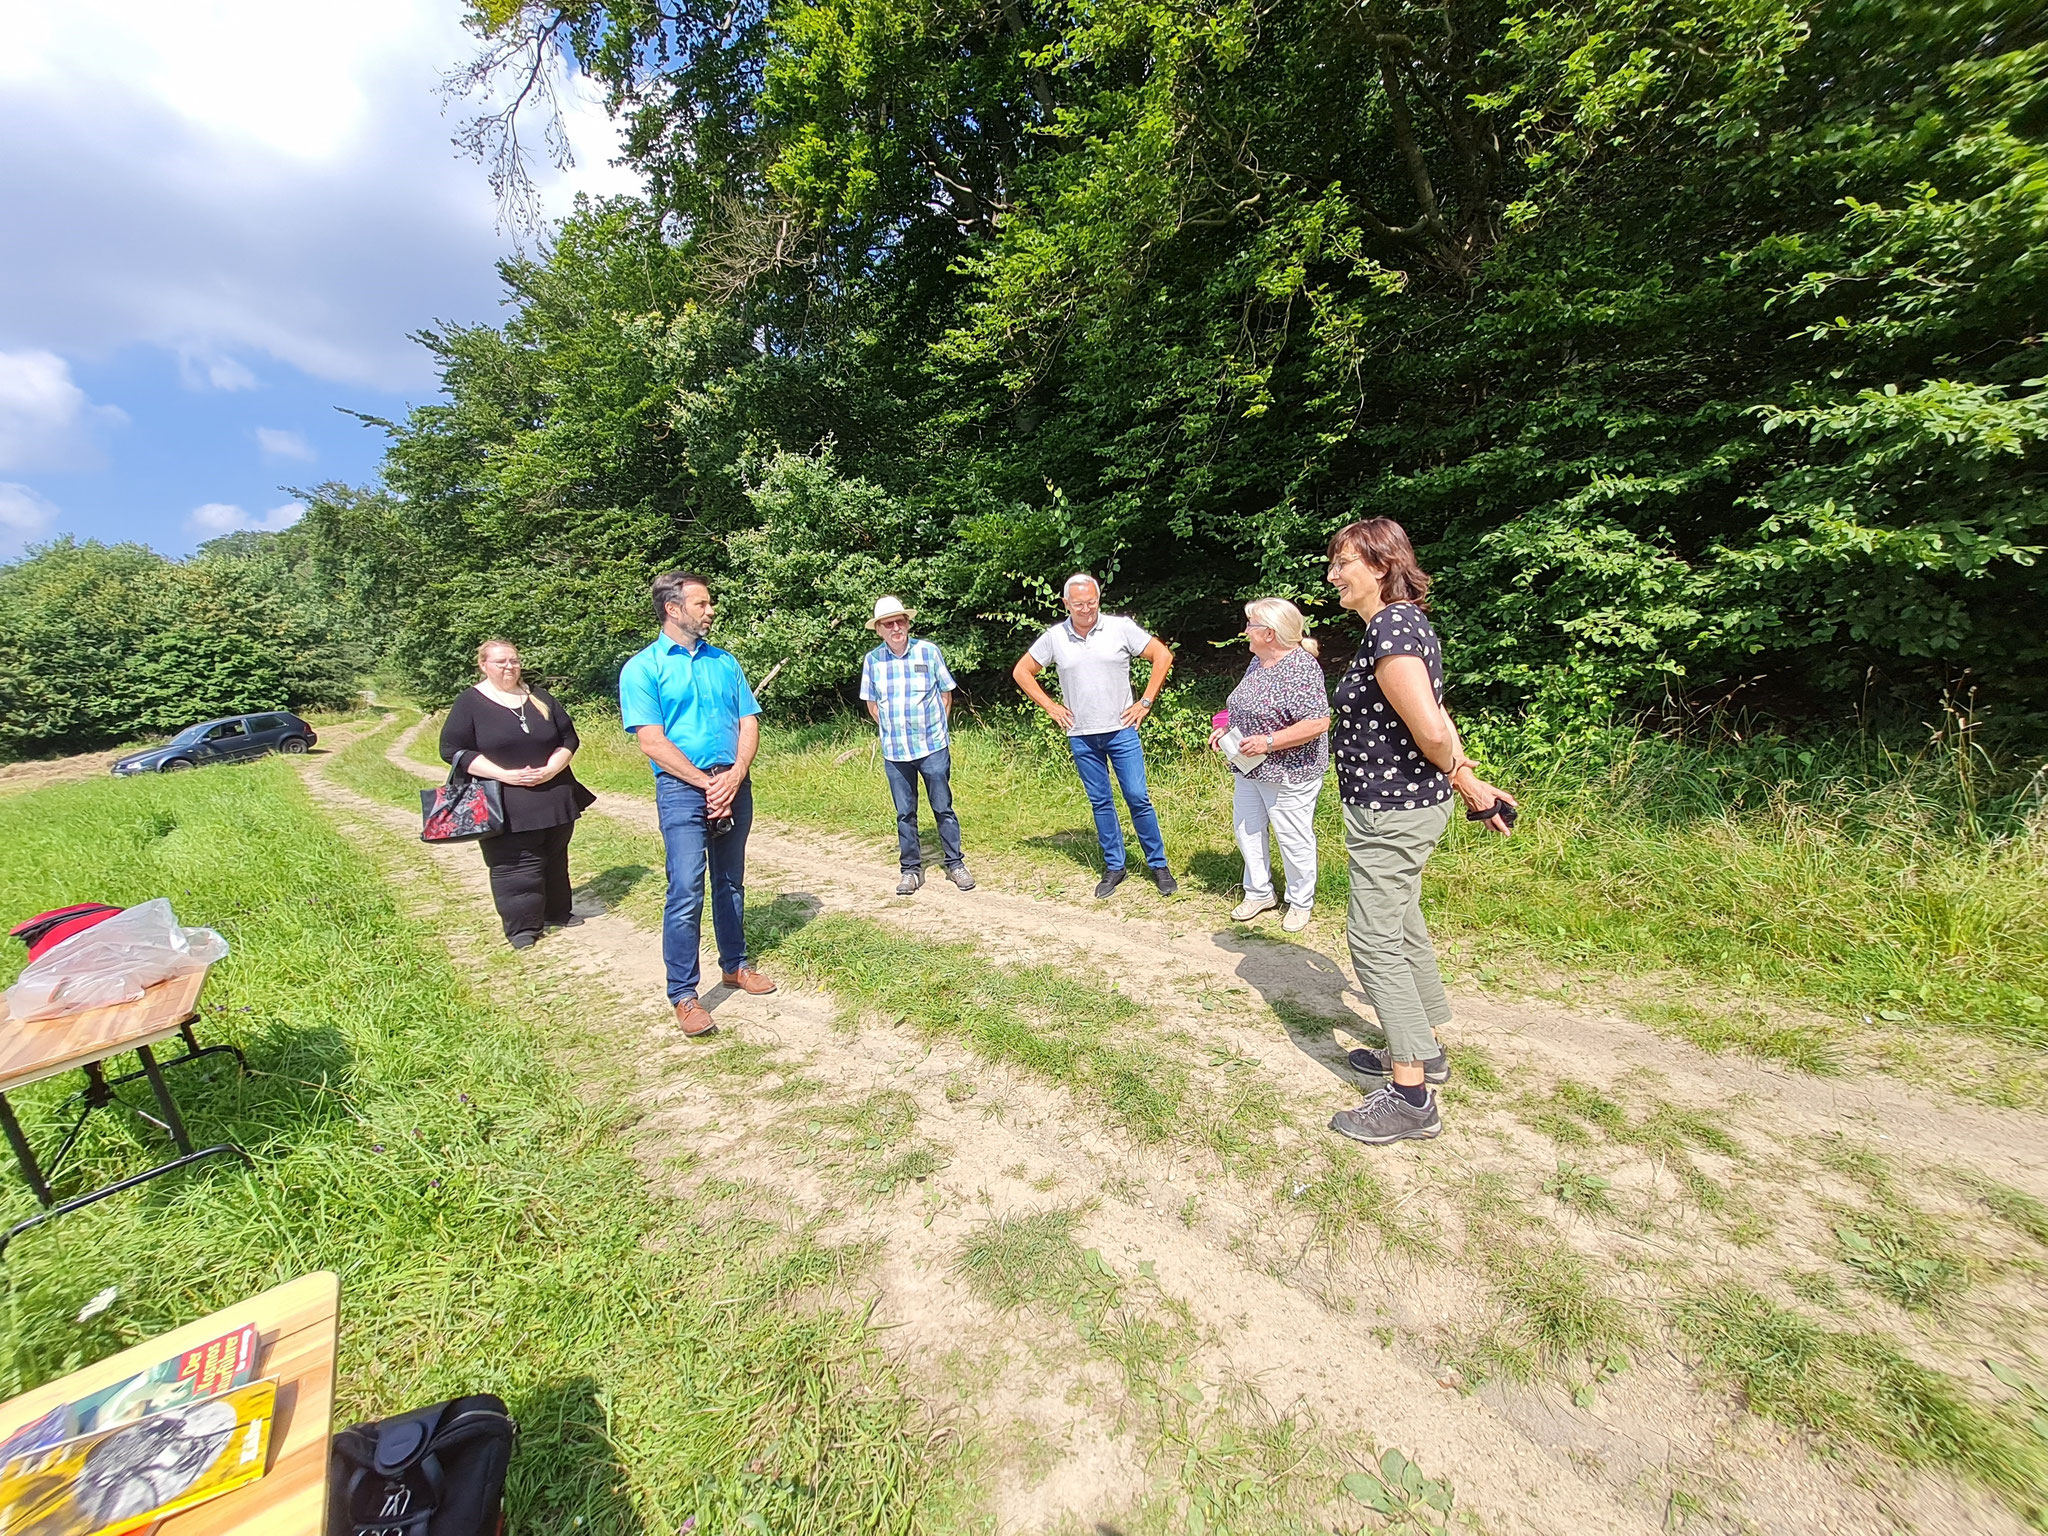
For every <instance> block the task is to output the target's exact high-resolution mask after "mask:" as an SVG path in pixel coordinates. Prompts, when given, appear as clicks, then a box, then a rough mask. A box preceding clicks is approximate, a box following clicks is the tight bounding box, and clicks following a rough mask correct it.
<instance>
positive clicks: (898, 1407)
mask: <svg viewBox="0 0 2048 1536" xmlns="http://www.w3.org/2000/svg"><path fill="white" fill-rule="evenodd" d="M393 771H394V772H395V771H396V770H393ZM406 787H407V788H408V789H410V788H411V787H412V786H410V785H408V786H406ZM367 846H368V844H367V843H365V842H364V841H363V840H358V839H350V838H345V837H344V836H342V835H340V834H339V833H338V832H337V831H336V830H335V828H334V826H333V825H332V824H330V822H329V821H328V820H327V819H326V818H325V817H324V816H323V815H321V814H320V813H319V812H318V811H316V809H315V808H314V806H313V805H312V804H311V802H310V801H309V799H308V796H307V792H306V789H305V788H304V785H303V781H302V780H301V778H300V777H299V775H298V773H297V772H295V771H294V770H293V769H292V768H291V767H290V766H289V765H287V764H285V763H283V762H281V761H275V760H273V761H270V762H266V763H260V764H255V765H251V766H247V767H237V768H229V769H222V770H207V771H202V772H199V773H194V774H186V775H180V776H175V777H167V778H151V779H144V780H133V781H118V782H116V781H108V780H95V781H91V782H87V783H80V784H75V785H66V786H60V787H55V788H48V789H42V790H37V791H34V792H33V793H30V794H25V795H21V796H17V797H13V798H10V799H8V800H7V801H5V802H0V911H6V912H9V913H16V914H26V913H32V912H35V911H39V910H42V909H45V908H49V907H54V906H58V905H62V904H65V903H69V902H74V901H81V900H92V899H100V900H107V901H113V902H118V903H130V902H136V901H141V900H144V899H146V898H149V897H152V896H158V895H167V896H169V897H170V898H171V899H172V901H173V903H174V904H175V906H176V908H177V911H178V914H179V916H180V918H181V919H182V920H184V921H186V922H189V923H204V924H208V925H211V926H214V927H216V928H218V929H219V930H220V931H221V932H222V933H223V934H224V935H225V936H226V937H227V938H228V940H229V942H230V944H231V945H232V946H233V953H232V955H231V956H230V958H229V959H227V960H226V961H223V962H222V963H221V964H220V965H219V966H218V967H217V968H216V970H215V973H214V975H213V977H212V978H211V980H210V982H209V985H208V990H207V994H206V1005H205V1008H206V1019H205V1023H204V1025H203V1029H204V1031H205V1033H206V1034H207V1035H208V1036H209V1037H211V1038H213V1039H228V1040H233V1041H235V1042H237V1043H239V1044H240V1045H242V1046H243V1047H244V1049H245V1050H247V1052H248V1054H249V1059H250V1065H251V1068H252V1070H251V1072H250V1075H249V1076H248V1077H247V1078H246V1079H240V1080H238V1079H236V1078H234V1077H233V1075H232V1073H231V1072H228V1071H222V1072H221V1073H219V1075H217V1076H216V1077H214V1078H211V1079H209V1080H207V1081H206V1082H204V1083H202V1082H200V1081H198V1080H197V1079H196V1078H194V1077H191V1076H189V1075H187V1076H185V1077H184V1080H183V1081H180V1082H178V1083H177V1085H176V1086H177V1089H178V1091H179V1094H180V1101H181V1105H182V1106H183V1108H184V1110H185V1113H186V1115H187V1117H188V1119H189V1120H190V1122H191V1125H192V1129H193V1132H194V1134H195V1136H196V1137H198V1138H199V1139H200V1140H201V1141H202V1142H203V1141H209V1140H216V1139H232V1140H235V1141H237V1142H239V1143H240V1144H241V1145H243V1146H244V1147H246V1148H247V1149H248V1150H249V1152H250V1153H251V1155H252V1156H253V1157H254V1159H255V1163H256V1166H255V1169H254V1171H252V1172H244V1171H242V1170H240V1169H239V1168H237V1167H233V1166H230V1165H227V1164H224V1163H216V1164H214V1165H212V1166H210V1167H207V1168H204V1169H202V1170H199V1171H194V1172H190V1173H186V1174H181V1175H174V1176H172V1177H170V1178H167V1179H164V1180H160V1181H158V1182H156V1183H154V1184H151V1185H149V1186H147V1187H146V1188H145V1189H144V1190H143V1191H140V1192H137V1193H134V1194H130V1195H127V1196H125V1197H122V1198H118V1199H115V1200H111V1201H108V1202H106V1203H104V1204H102V1205H99V1206H96V1207H92V1208H90V1209H89V1210H87V1211H84V1212H80V1213H78V1214H75V1215H72V1216H70V1217H67V1218H65V1219H63V1220H61V1221H59V1222H57V1223H55V1224H54V1225H53V1226H51V1227H48V1228H45V1229H42V1230H39V1231H37V1232H34V1233H31V1234H28V1235H26V1236H24V1237H22V1238H21V1239H19V1240H18V1241H17V1242H16V1243H15V1244H14V1246H13V1247H12V1248H11V1249H10V1251H9V1252H8V1255H7V1262H6V1264H5V1265H4V1266H0V1284H4V1287H5V1306H4V1313H0V1393H12V1392H14V1391H19V1390H22V1389H25V1388H26V1387H28V1386H30V1385H33V1384H35V1383H38V1382H40V1381H43V1380H46V1379H48V1378H50V1377H52V1376H55V1375H58V1374H60V1373H62V1372H63V1371H65V1370H67V1369H69V1368H72V1367H74V1366H76V1365H78V1364H81V1363H83V1362H86V1361H88V1360H91V1359H96V1358H98V1357H100V1356H102V1355H104V1354H106V1353H108V1352H110V1351H112V1350H114V1349H117V1348H121V1347H123V1346H125V1345H127V1344H129V1343H132V1342H135V1341H137V1340H140V1339H142V1338H145V1337H148V1336H150V1335H152V1334H154V1333H157V1332H159V1331H161V1330H163V1329H166V1328H169V1327H171V1326H174V1325H176V1324H178V1323H181V1322H184V1321H187V1320H189V1319H191V1318H193V1317H196V1316H199V1315H201V1314H203V1313H206V1312H208V1311H211V1310H213V1309H215V1308H218V1307H221V1306H224V1305H226V1304H228V1303H230V1302H233V1301H235V1300H236V1299H238V1298H240V1297H242V1296H244V1295H247V1294H249V1293H251V1292H253V1291H255V1290H257V1289H260V1288H262V1287H264V1286H266V1285H270V1284H274V1283H277V1282H278V1281H281V1280H283V1279H286V1278H288V1277H290V1276H293V1275H296V1274H300V1273H303V1272H305V1271H307V1270H311V1269H317V1268H323V1267H327V1268H333V1269H336V1270H338V1271H340V1273H341V1275H342V1296H343V1331H342V1358H341V1367H340V1372H341V1377H340V1405H339V1409H338V1414H339V1417H340V1420H341V1422H349V1421H351V1420H353V1419H356V1418H360V1417H367V1416H375V1415H379V1414H383V1413H389V1412H395V1411H398V1410H400V1409H402V1408H406V1407H410V1406H415V1405H418V1404H421V1403H425V1402H431V1401H435V1400H437V1399H439V1398H442V1397H445V1396H450V1395H454V1394H456V1393H461V1392H469V1391H480V1390H489V1391H495V1392H498V1393H500V1394H501V1395H503V1396H504V1397H505V1398H507V1399H508V1401H509V1402H510V1403H511V1406H512V1409H513V1412H514V1414H515V1415H516V1416H517V1417H518V1419H519V1420H520V1423H521V1425H522V1428H523V1431H524V1443H523V1449H522V1452H521V1455H520V1458H519V1460H518V1461H517V1463H516V1465H515V1470H514V1477H515V1486H514V1491H513V1497H514V1507H516V1508H517V1509H519V1510H520V1511H521V1512H522V1515H523V1519H522V1522H521V1525H520V1526H519V1529H521V1530H524V1531H533V1532H549V1533H555V1532H563V1531H568V1530H572V1529H577V1530H586V1531H593V1532H597V1531H604V1532H622V1533H623V1532H629V1531H630V1532H639V1531H643V1530H645V1531H655V1530H659V1531H664V1532H667V1531H673V1530H675V1529H677V1527H678V1524H679V1523H680V1522H682V1521H683V1520H684V1519H685V1518H686V1517H688V1516H691V1515H694V1516H696V1518H697V1529H699V1530H704V1531H713V1530H745V1529H756V1528H758V1529H769V1528H772V1529H775V1530H778V1531H799V1530H801V1531H814V1532H838V1531H847V1530H855V1529H859V1530H885V1531H905V1530H910V1529H913V1528H914V1527H915V1526H916V1523H917V1512H918V1510H919V1508H920V1506H921V1502H922V1501H923V1500H924V1499H925V1498H926V1496H927V1493H928V1491H929V1490H930V1489H931V1488H932V1487H933V1485H934V1483H935V1482H937V1481H943V1480H944V1478H945V1477H946V1476H947V1466H948V1463H947V1459H946V1456H945V1454H944V1453H943V1450H942V1449H941V1448H940V1447H938V1446H935V1445H934V1444H933V1443H932V1439H931V1432H930V1429H929V1426H928V1425H926V1424H924V1422H923V1421H922V1419H921V1418H920V1416H919V1410H918V1409H917V1408H916V1407H915V1405H914V1404H913V1403H912V1402H911V1401H910V1400H909V1399H908V1397H907V1396H906V1394H905V1393H904V1392H903V1391H902V1390H901V1389H900V1387H899V1386H898V1385H897V1384H896V1383H894V1382H893V1380H892V1378H891V1376H890V1372H889V1369H888V1367H887V1366H886V1365H885V1364H884V1363H883V1361H882V1359H881V1356H880V1354H879V1352H878V1351H877V1350H876V1349H875V1347H874V1345H873V1342H872V1340H871V1336H870V1335H869V1333H868V1332H867V1330H866V1329H865V1327H864V1326H863V1324H862V1322H861V1320H860V1319H859V1318H858V1317H856V1316H852V1315H849V1313H848V1312H847V1311H845V1310H843V1309H842V1308H841V1307H840V1306H839V1305H838V1304H837V1303H835V1302H834V1300H833V1297H834V1296H835V1295H836V1294H837V1292H836V1289H835V1287H836V1285H837V1283H838V1281H839V1279H840V1278H841V1277H843V1276H844V1275H846V1274H848V1273H851V1272H855V1271H857V1270H858V1269H859V1267H860V1266H861V1265H862V1264H863V1263H865V1262H867V1258H866V1256H865V1255H864V1254H862V1253H857V1252H847V1251H841V1250H836V1249H834V1248H831V1247H829V1246H827V1245H824V1244H822V1243H820V1242H819V1241H817V1240H816V1239H815V1238H813V1237H811V1236H809V1235H807V1234H806V1233H805V1232H803V1231H801V1230H794V1231H793V1230H790V1229H788V1228H787V1227H786V1226H784V1225H783V1224H781V1223H778V1222H775V1221H771V1220H763V1219H761V1218H759V1217H756V1216H752V1215H749V1214H747V1213H746V1212H745V1211H743V1210H738V1209H711V1208H707V1209H682V1208H679V1207H676V1206H673V1205H670V1204H668V1203H666V1202H663V1201H661V1200H659V1199H657V1198H655V1197H652V1196H650V1195H649V1193H648V1192H647V1190H646V1187H645V1185H644V1183H643V1181H642V1175H641V1173H640V1172H639V1170H638V1169H637V1167H636V1166H635V1165H634V1163H633V1162H632V1160H631V1158H630V1157H629V1155H628V1151H627V1148H626V1145H625V1142H624V1140H623V1137H622V1135H621V1133H620V1132H619V1131H618V1130H617V1129H616V1128H615V1126H614V1125H613V1124H612V1123H611V1121H610V1119H609V1117H608V1115H607V1113H606V1112H605V1111H603V1110H601V1109H598V1108H594V1107H593V1104H595V1103H600V1102H603V1101H605V1100H606V1099H607V1098H611V1099H612V1101H614V1102H615V1101H616V1097H615V1094H613V1093H612V1092H611V1091H609V1090H608V1089H607V1084H608V1082H609V1074H610V1072H611V1071H612V1070H613V1069H612V1068H611V1067H609V1066H608V1065H607V1061H606V1058H605V1056H604V1053H603V1051H602V1050H601V1049H600V1048H599V1044H600V1043H599V1042H595V1041H593V1040H592V1039H591V1038H590V1036H589V1035H588V1034H587V1033H586V1031H587V1030H589V1029H590V1028H591V1027H592V1025H591V1024H590V1023H589V1022H588V1021H589V1020H591V1019H595V1018H602V1016H603V1013H602V1011H601V1010H599V1009H595V1008H590V1007H587V1006H584V1007H579V1006H578V1003H577V1000H576V999H575V998H573V997H564V996H560V995H551V994H538V993H536V992H535V991H534V990H533V988H532V987H531V985H530V984H529V983H527V982H525V981H523V980H522V979H521V977H520V975H519V974H518V973H517V972H516V971H515V970H512V969H510V968H507V969H505V970H504V971H503V972H502V973H497V974H492V975H490V976H488V977H486V978H484V979H483V980H482V981H470V980H465V979H463V978H461V977H459V976H458V975H457V974H456V972H455V971H454V970H453V969H452V967H451V966H450V964H449V961H448V959H447V957H446V954H445V952H444V951H443V950H442V948H441V947H440V945H439V943H438V942H436V941H435V940H434V939H433V938H432V937H431V934H430V932H429V930H427V929H426V928H424V927H423V926H422V925H421V924H420V923H419V922H417V921H416V920H414V919H413V918H410V917H408V916H407V915H406V914H405V913H403V912H401V911H400V910H399V909H398V907H397V906H396V905H394V902H393V899H392V898H391V896H390V895H389V894H388V893H387V889H386V886H385V884H384V882H383V880H382V878H381V877H380V871H379V868H378V866H377V865H376V863H375V861H374V857H373V856H372V855H371V854H370V853H368V852H366V851H364V850H365V847H367ZM458 920H474V915H473V914H471V915H470V916H469V917H468V918H466V919H458ZM16 963H18V960H17V962H16ZM12 969H13V966H10V972H11V970H12ZM578 1076H580V1077H581V1078H582V1079H583V1080H584V1082H585V1084H586V1091H585V1092H584V1093H583V1094H580V1095H579V1094H578V1093H577V1092H575V1091H572V1085H573V1084H574V1082H575V1081H576V1078H577V1077H578ZM56 1091H57V1088H56V1085H55V1084H52V1085H49V1086H48V1087H47V1088H44V1089H40V1090H31V1091H29V1092H27V1093H25V1094H24V1095H22V1096H21V1099H20V1100H19V1101H18V1102H20V1103H21V1105H22V1107H23V1110H24V1118H25V1120H26V1121H27V1123H28V1124H29V1126H30V1127H31V1134H32V1135H37V1134H38V1133H40V1135H41V1137H43V1138H47V1137H48V1136H49V1135H50V1134H51V1132H52V1130H53V1128H54V1127H55V1121H54V1120H53V1116H54V1114H55V1110H56V1105H55V1104H54V1103H53V1102H52V1101H53V1099H54V1098H55V1096H56ZM139 1140H140V1141H142V1142H147V1138H146V1137H144V1136H142V1135H141V1133H140V1131H139V1129H138V1127H137V1126H136V1125H135V1124H134V1123H133V1122H129V1121H125V1120H124V1118H123V1117H121V1116H119V1115H118V1114H115V1113H102V1114H100V1115H97V1116H95V1117H94V1126H93V1130H92V1133H91V1134H90V1135H89V1137H88V1138H87V1140H86V1142H85V1143H84V1144H83V1148H82V1154H81V1155H80V1156H79V1158H78V1161H77V1162H76V1164H75V1165H74V1167H73V1168H72V1169H71V1170H68V1171H67V1173H66V1176H65V1180H64V1187H67V1188H75V1187H78V1186H80V1185H82V1184H84V1183H86V1182H87V1181H90V1182H94V1183H97V1182H99V1181H100V1180H102V1179H103V1178H105V1177H108V1176H111V1175H115V1174H117V1173H118V1172H120V1171H121V1170H124V1169H132V1168H134V1167H136V1166H139V1165H140V1163H141V1162H142V1160H143V1159H144V1158H146V1157H147V1156H149V1154H150V1152H151V1151H152V1150H153V1144H148V1145H145V1144H138V1141H139ZM6 1202H7V1203H6V1206H5V1211H4V1214H5V1217H6V1219H7V1220H10V1221H11V1220H15V1219H19V1217H20V1216H21V1215H23V1214H26V1212H27V1211H28V1210H29V1209H30V1208H31V1207H30V1206H29V1202H28V1198H27V1195H26V1193H25V1191H24V1190H23V1189H22V1187H21V1186H20V1184H19V1181H17V1180H9V1181H7V1194H6ZM107 1288H112V1289H113V1291H114V1293H115V1300H114V1302H113V1304H112V1305H111V1306H110V1307H108V1308H106V1309H105V1310H104V1311H101V1312H98V1313H97V1314H96V1315H92V1316H90V1317H84V1318H82V1317H81V1313H82V1310H83V1309H84V1307H85V1303H86V1302H87V1301H88V1300H89V1299H91V1298H92V1297H94V1296H95V1295H96V1294H98V1293H99V1292H101V1291H102V1290H104V1289H107Z"/></svg>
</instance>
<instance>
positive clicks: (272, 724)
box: [249, 715, 291, 731]
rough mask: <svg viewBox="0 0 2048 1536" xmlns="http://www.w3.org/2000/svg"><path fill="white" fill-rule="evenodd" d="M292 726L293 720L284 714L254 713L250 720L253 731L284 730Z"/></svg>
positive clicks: (250, 727)
mask: <svg viewBox="0 0 2048 1536" xmlns="http://www.w3.org/2000/svg"><path fill="white" fill-rule="evenodd" d="M290 728H291V722H290V721H289V720H287V719H285V717H284V716H283V715H253V716H251V717H250V720H249V729H250V730H252V731H283V730H289V729H290Z"/></svg>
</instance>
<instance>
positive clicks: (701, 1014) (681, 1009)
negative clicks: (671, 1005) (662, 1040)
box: [676, 997, 718, 1036]
mask: <svg viewBox="0 0 2048 1536" xmlns="http://www.w3.org/2000/svg"><path fill="white" fill-rule="evenodd" d="M676 1023H678V1024H680V1025H681V1026H682V1028H683V1033H684V1034H686V1035H693V1036H694V1035H708V1034H710V1033H712V1031H714V1030H716V1029H717V1028H718V1021H717V1020H716V1019H714V1018H712V1017H711V1013H710V1010H709V1009H707V1008H706V1007H705V1006H704V1005H703V1004H702V1003H700V1002H698V1001H697V999H695V998H694V997H686V998H684V999H683V1000H682V1001H681V1002H680V1003H677V1004H676Z"/></svg>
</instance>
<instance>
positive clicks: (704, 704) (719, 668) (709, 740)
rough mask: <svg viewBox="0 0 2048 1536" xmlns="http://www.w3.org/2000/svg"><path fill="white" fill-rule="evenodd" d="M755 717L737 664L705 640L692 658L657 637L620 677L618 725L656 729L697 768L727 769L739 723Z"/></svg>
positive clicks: (735, 751)
mask: <svg viewBox="0 0 2048 1536" xmlns="http://www.w3.org/2000/svg"><path fill="white" fill-rule="evenodd" d="M759 713H761V706H760V705H759V704H756V703H755V702H754V690H753V689H751V688H749V687H748V686H747V674H746V673H744V672H742V671H741V670H740V664H739V662H738V661H737V660H735V659H734V658H733V654H732V652H730V651H721V650H720V649H719V648H718V647H717V646H715V645H713V644H712V643H711V642H710V641H709V640H699V641H698V642H697V649H696V650H695V651H694V652H693V651H690V650H687V649H685V648H684V646H683V643H682V642H681V641H679V640H671V639H669V637H668V636H667V635H656V636H655V637H654V643H653V644H652V645H650V646H648V647H647V649H646V650H644V651H639V652H636V653H635V654H634V655H633V656H631V657H630V658H628V660H627V662H626V665H625V666H624V667H623V668H622V669H621V670H620V672H619V719H620V720H621V721H622V722H623V723H624V725H625V727H626V729H627V730H628V731H629V732H630V731H636V730H638V729H639V728H640V727H641V726H643V725H658V726H660V727H661V729H662V733H663V734H664V735H665V736H667V737H668V739H669V740H670V741H671V742H672V743H673V744H674V745H675V748H676V750H677V751H678V752H680V753H682V754H683V756H685V757H687V758H688V759H689V760H690V761H691V762H693V763H695V764H696V765H697V766H698V767H699V768H716V767H722V766H724V765H726V764H728V763H730V762H731V761H732V760H733V758H734V757H736V756H737V755H738V754H739V748H740V721H741V720H743V719H744V718H746V717H747V716H748V715H758V714H759ZM654 771H655V773H656V774H657V775H659V774H660V772H661V769H659V768H656V769H655V770H654Z"/></svg>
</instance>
